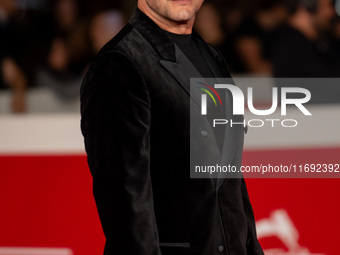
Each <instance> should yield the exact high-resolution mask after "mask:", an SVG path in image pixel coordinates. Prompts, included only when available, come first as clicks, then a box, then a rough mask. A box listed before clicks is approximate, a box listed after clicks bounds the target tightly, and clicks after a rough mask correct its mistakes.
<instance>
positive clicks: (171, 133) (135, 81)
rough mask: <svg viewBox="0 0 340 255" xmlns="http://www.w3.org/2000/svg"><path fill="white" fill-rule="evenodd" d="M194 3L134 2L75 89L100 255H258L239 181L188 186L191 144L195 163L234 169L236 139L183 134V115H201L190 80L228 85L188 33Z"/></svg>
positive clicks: (218, 62) (198, 128)
mask: <svg viewBox="0 0 340 255" xmlns="http://www.w3.org/2000/svg"><path fill="white" fill-rule="evenodd" d="M202 2H203V0H139V1H138V8H137V9H136V10H135V13H134V14H133V16H132V17H131V19H130V21H129V23H128V24H127V25H126V26H125V27H124V28H123V29H122V31H121V32H120V33H119V34H118V35H117V36H116V37H114V38H113V39H112V40H111V41H110V42H109V43H108V44H106V45H105V46H104V47H103V49H102V50H101V51H100V52H99V54H98V56H97V57H96V59H95V61H94V63H93V64H92V66H91V67H90V69H89V71H88V73H87V75H86V77H85V79H84V81H83V84H82V89H81V113H82V121H81V127H82V132H83V135H84V137H85V146H86V151H87V154H88V164H89V167H90V170H91V174H92V176H93V192H94V197H95V200H96V204H97V208H98V212H99V216H100V219H101V223H102V227H103V230H104V234H105V237H106V245H105V250H104V254H105V255H109V254H110V255H113V254H119V255H124V254H125V255H161V254H162V255H184V254H185V255H188V254H194V255H214V254H216V255H218V254H229V255H246V254H248V255H250V254H252V255H259V254H263V251H262V249H261V247H260V245H259V243H258V240H257V237H256V230H255V221H254V216H253V212H252V207H251V204H250V202H249V197H248V194H247V190H246V185H245V182H244V180H243V179H242V178H233V179H231V178H228V179H226V178H220V179H212V178H206V179H193V178H190V171H189V169H190V164H191V162H190V142H191V143H192V145H193V147H192V148H199V150H200V151H201V152H202V157H201V158H199V160H200V162H201V163H204V162H215V163H216V162H219V163H221V162H222V163H223V164H231V165H234V166H238V167H239V166H240V165H241V156H242V148H243V136H244V127H243V126H242V125H239V126H238V127H237V128H234V129H232V128H229V129H228V128H226V132H225V133H224V134H223V137H222V139H223V140H222V141H219V139H218V138H217V136H216V137H215V133H214V130H213V129H212V126H211V123H210V122H208V121H200V122H197V125H192V123H191V125H192V126H191V131H190V111H193V113H194V114H193V115H195V114H197V115H199V113H200V108H199V107H197V106H195V105H194V104H191V101H192V100H193V99H192V96H191V94H190V88H189V87H190V78H191V77H230V75H229V73H228V71H227V69H226V66H225V63H224V61H223V59H222V57H221V56H220V55H219V53H218V52H216V50H215V49H214V48H213V47H210V46H208V45H207V44H206V43H205V42H204V41H203V40H202V39H201V38H200V37H199V36H198V35H197V34H196V33H195V32H194V31H192V26H193V23H194V18H195V14H196V12H197V11H198V10H199V8H200V6H201V4H202ZM226 98H228V97H226ZM225 102H226V104H225V105H226V107H228V108H231V107H229V106H231V100H229V101H228V100H227V101H225ZM193 105H194V106H193ZM190 108H191V109H190ZM228 110H229V109H226V111H228Z"/></svg>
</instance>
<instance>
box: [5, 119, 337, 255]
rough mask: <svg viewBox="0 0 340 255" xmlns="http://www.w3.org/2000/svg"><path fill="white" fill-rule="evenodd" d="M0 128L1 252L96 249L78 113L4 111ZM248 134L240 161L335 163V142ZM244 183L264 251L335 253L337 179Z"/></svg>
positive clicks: (48, 254)
mask: <svg viewBox="0 0 340 255" xmlns="http://www.w3.org/2000/svg"><path fill="white" fill-rule="evenodd" d="M0 130H1V132H0V133H1V134H0V166H1V168H0V171H1V178H0V208H1V209H0V255H9V254H12V255H13V254H15V255H24V254H25V255H94V254H102V251H103V248H104V236H103V233H102V230H101V226H100V222H99V218H98V215H97V212H96V207H95V203H94V199H93V196H92V179H91V175H90V172H89V170H88V167H87V162H86V156H85V153H84V151H83V147H82V146H83V145H82V137H81V134H80V131H79V116H73V115H55V116H48V117H45V116H34V115H33V116H26V117H13V116H12V117H5V116H3V117H1V121H0ZM66 133H68V137H65V134H66ZM254 135H255V134H254ZM329 135H331V134H329ZM333 135H334V134H333ZM247 136H248V137H246V139H249V141H251V143H250V144H247V142H246V151H245V153H244V160H243V162H244V165H259V164H262V163H266V164H273V165H280V164H304V163H308V164H310V163H317V162H320V163H329V164H331V163H332V164H336V163H339V161H340V160H339V155H340V143H339V144H338V145H337V144H336V143H337V142H336V141H335V142H333V143H332V144H329V143H328V144H327V143H325V144H320V145H319V146H311V145H310V144H311V140H310V138H309V136H307V135H306V136H305V138H306V139H307V140H306V144H307V143H308V145H306V144H304V143H303V141H302V142H300V144H299V145H300V146H297V145H296V144H294V145H292V146H291V148H290V147H289V144H285V145H284V146H283V147H284V148H281V149H280V144H276V146H275V148H270V147H271V145H268V146H263V144H266V143H265V142H264V143H263V142H262V141H261V139H260V138H261V137H259V138H258V146H256V144H257V142H256V139H255V138H254V137H253V136H252V134H251V132H250V133H249V134H248V135H247ZM326 140H327V139H325V141H326ZM333 140H334V139H333ZM335 140H336V139H335ZM247 184H248V190H249V193H250V199H251V201H252V203H253V208H254V212H255V216H256V220H257V228H258V236H259V239H260V242H261V244H262V246H263V248H264V249H265V253H266V255H321V254H323V255H338V254H340V247H339V245H338V237H339V234H338V229H339V227H340V218H339V211H340V205H339V203H338V201H339V199H338V195H339V194H340V179H315V178H314V179H247Z"/></svg>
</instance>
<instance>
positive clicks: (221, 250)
mask: <svg viewBox="0 0 340 255" xmlns="http://www.w3.org/2000/svg"><path fill="white" fill-rule="evenodd" d="M217 250H218V252H219V253H222V252H223V251H224V246H223V245H222V244H221V245H219V246H217Z"/></svg>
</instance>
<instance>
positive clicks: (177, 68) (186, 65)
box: [159, 44, 202, 107]
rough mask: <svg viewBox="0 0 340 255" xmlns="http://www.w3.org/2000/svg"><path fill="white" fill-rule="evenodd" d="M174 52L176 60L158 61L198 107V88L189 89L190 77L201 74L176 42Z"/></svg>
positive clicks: (198, 76) (197, 76) (196, 76)
mask: <svg viewBox="0 0 340 255" xmlns="http://www.w3.org/2000/svg"><path fill="white" fill-rule="evenodd" d="M175 52H176V62H173V61H169V60H164V59H162V60H160V61H159V63H160V64H161V65H162V66H163V67H164V68H165V69H167V70H168V71H169V72H170V73H171V74H172V76H173V77H174V78H175V79H176V80H177V81H178V83H179V84H180V85H181V86H182V88H183V89H184V90H185V91H186V93H187V94H188V95H189V96H190V98H191V99H192V100H193V101H194V102H195V103H196V104H197V105H198V106H199V107H200V96H201V95H200V93H199V91H198V90H195V89H193V88H191V89H190V78H202V76H201V74H200V73H199V72H198V70H197V69H196V68H195V66H194V65H193V64H192V63H191V62H190V60H189V59H188V58H187V57H186V56H185V54H184V53H183V52H182V51H181V50H180V48H178V46H177V45H176V44H175Z"/></svg>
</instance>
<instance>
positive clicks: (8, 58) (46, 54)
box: [0, 0, 340, 113]
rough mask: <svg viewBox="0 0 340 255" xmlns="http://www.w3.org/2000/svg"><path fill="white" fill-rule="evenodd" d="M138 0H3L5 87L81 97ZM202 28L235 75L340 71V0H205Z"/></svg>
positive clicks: (1, 84)
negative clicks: (90, 72) (92, 68)
mask: <svg viewBox="0 0 340 255" xmlns="http://www.w3.org/2000/svg"><path fill="white" fill-rule="evenodd" d="M135 5H136V1H134V0H131V1H127V0H121V1H119V0H0V34H1V37H0V63H1V71H0V93H1V90H3V91H6V90H7V91H8V90H10V91H11V97H12V98H11V104H12V105H11V109H12V111H13V112H17V113H20V112H25V111H26V101H25V97H26V94H27V91H29V90H30V89H32V88H35V87H49V88H50V89H51V90H52V91H53V93H55V94H56V95H57V96H58V97H60V98H63V99H64V100H68V99H74V98H78V97H79V88H80V84H81V80H82V78H83V76H84V74H85V72H86V70H87V68H88V67H89V64H90V63H91V60H92V59H93V58H94V56H95V55H96V53H97V52H98V51H99V49H100V48H101V47H102V46H103V45H104V44H105V43H106V42H107V41H108V40H110V39H111V38H112V37H113V36H114V35H115V34H116V33H117V32H118V31H119V30H120V29H121V28H122V27H123V26H124V24H125V23H126V22H127V21H128V18H129V16H130V15H131V13H132V12H133V8H134V6H135ZM195 29H196V30H197V31H198V33H199V34H200V35H201V36H202V37H203V38H204V39H205V40H206V41H207V42H209V43H211V44H213V45H215V46H216V47H217V48H218V49H219V50H220V51H221V53H222V54H223V56H224V57H225V59H226V61H227V63H228V67H229V69H230V71H231V73H232V74H234V75H245V74H247V75H256V76H265V77H340V0H337V1H333V0H215V1H213V0H210V1H209V0H206V1H205V3H204V5H203V7H202V9H201V10H200V12H199V13H198V15H197V18H196V23H195Z"/></svg>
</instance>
